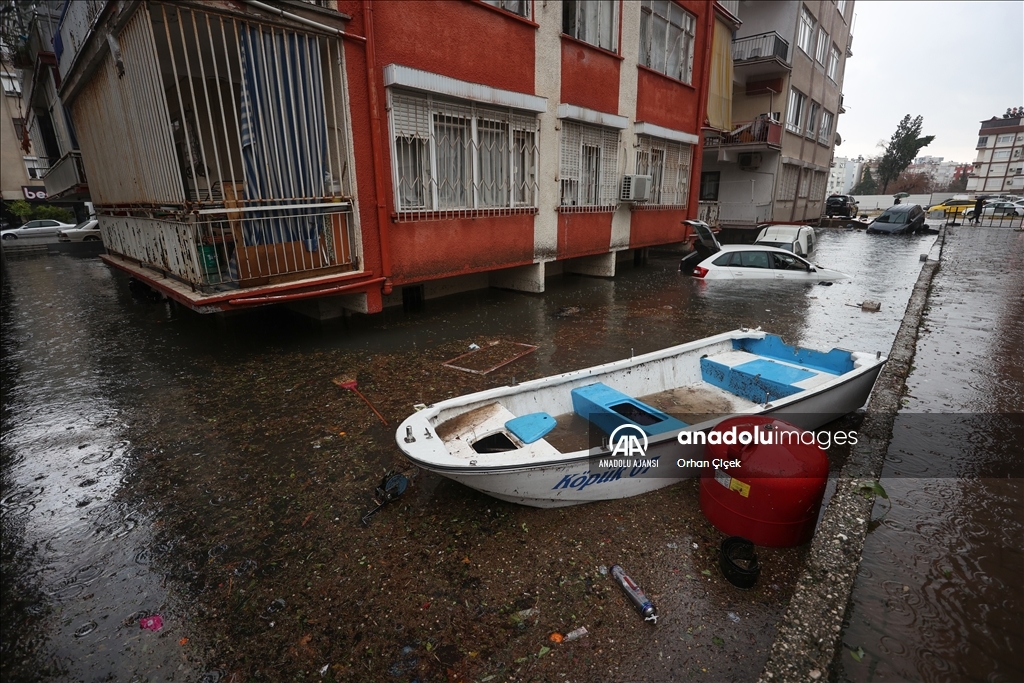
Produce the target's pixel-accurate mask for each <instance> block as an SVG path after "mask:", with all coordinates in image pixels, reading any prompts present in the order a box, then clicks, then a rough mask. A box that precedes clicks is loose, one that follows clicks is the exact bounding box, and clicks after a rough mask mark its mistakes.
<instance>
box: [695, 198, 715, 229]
mask: <svg viewBox="0 0 1024 683" xmlns="http://www.w3.org/2000/svg"><path fill="white" fill-rule="evenodd" d="M720 210H721V206H720V205H719V203H718V202H698V203H697V220H699V221H704V222H705V223H707V224H708V225H710V226H712V227H714V226H716V225H718V215H719V211H720Z"/></svg>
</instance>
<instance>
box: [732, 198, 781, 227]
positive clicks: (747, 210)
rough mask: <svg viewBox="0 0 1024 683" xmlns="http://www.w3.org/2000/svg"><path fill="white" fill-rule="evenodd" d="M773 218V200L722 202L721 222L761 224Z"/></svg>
mask: <svg viewBox="0 0 1024 683" xmlns="http://www.w3.org/2000/svg"><path fill="white" fill-rule="evenodd" d="M771 219H772V204H771V202H759V203H754V202H722V207H721V214H720V218H719V223H721V224H729V225H759V224H761V223H765V222H768V221H770V220H771Z"/></svg>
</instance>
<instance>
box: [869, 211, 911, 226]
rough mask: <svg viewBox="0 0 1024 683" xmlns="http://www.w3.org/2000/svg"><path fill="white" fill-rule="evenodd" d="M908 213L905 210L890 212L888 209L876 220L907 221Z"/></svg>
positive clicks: (883, 221) (889, 221) (886, 221)
mask: <svg viewBox="0 0 1024 683" xmlns="http://www.w3.org/2000/svg"><path fill="white" fill-rule="evenodd" d="M907 215H908V214H907V213H906V212H905V211H900V212H893V213H889V212H888V211H886V212H885V213H883V214H882V215H881V216H879V217H878V218H876V219H875V220H876V221H878V222H879V223H906V222H907Z"/></svg>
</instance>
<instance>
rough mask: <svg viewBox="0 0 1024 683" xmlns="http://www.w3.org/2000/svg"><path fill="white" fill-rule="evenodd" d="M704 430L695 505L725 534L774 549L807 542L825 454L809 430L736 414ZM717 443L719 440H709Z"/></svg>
mask: <svg viewBox="0 0 1024 683" xmlns="http://www.w3.org/2000/svg"><path fill="white" fill-rule="evenodd" d="M714 431H716V432H719V434H720V438H714V437H712V435H711V434H710V433H709V434H708V444H707V446H706V448H705V459H706V460H708V462H709V466H708V467H706V468H704V470H702V472H701V480H700V509H701V510H703V512H704V516H705V517H707V518H708V521H709V522H711V523H712V524H714V525H715V528H717V529H718V530H719V531H721V532H722V533H724V534H726V535H727V536H743V537H744V538H748V539H750V540H751V541H753V542H754V544H755V545H763V546H769V547H774V548H786V547H790V546H794V545H800V544H801V543H806V542H807V541H809V540H811V536H813V535H814V527H815V524H816V522H817V519H818V511H819V510H820V509H821V500H822V498H823V497H824V495H825V486H826V485H827V483H828V456H827V455H826V454H825V451H824V450H823V449H822V448H821V446H819V445H818V444H817V443H816V442H815V441H814V440H813V436H812V435H811V433H810V432H805V431H804V430H802V429H800V428H798V427H795V426H793V425H791V424H789V423H788V422H783V421H782V420H778V419H775V418H772V417H754V416H751V417H735V418H731V419H728V420H724V421H722V422H721V423H720V424H719V425H718V426H717V427H716V428H715V430H714ZM712 441H719V443H712Z"/></svg>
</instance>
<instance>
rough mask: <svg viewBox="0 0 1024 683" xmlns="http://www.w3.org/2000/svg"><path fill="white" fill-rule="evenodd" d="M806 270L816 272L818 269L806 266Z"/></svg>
mask: <svg viewBox="0 0 1024 683" xmlns="http://www.w3.org/2000/svg"><path fill="white" fill-rule="evenodd" d="M807 272H808V273H817V272H818V271H817V270H816V269H815V268H814V266H807Z"/></svg>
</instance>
